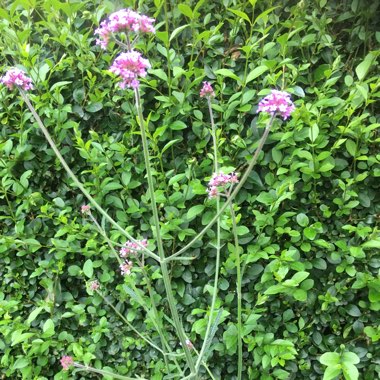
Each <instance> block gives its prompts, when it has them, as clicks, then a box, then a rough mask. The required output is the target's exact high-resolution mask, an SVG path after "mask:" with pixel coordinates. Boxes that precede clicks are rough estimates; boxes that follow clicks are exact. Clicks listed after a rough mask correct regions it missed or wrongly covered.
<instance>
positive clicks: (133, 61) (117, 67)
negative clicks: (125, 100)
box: [110, 50, 151, 89]
mask: <svg viewBox="0 0 380 380" xmlns="http://www.w3.org/2000/svg"><path fill="white" fill-rule="evenodd" d="M150 67H151V66H150V63H149V61H148V60H147V59H145V58H143V57H142V56H141V54H140V53H139V52H138V51H135V50H131V51H128V52H126V53H121V54H119V56H118V57H117V58H116V59H115V61H114V62H113V64H112V66H111V67H110V71H111V72H113V73H114V74H116V75H120V76H121V78H122V81H121V82H120V83H119V86H120V87H121V88H122V89H124V88H125V87H132V88H137V87H138V86H139V84H140V82H139V80H138V77H142V78H145V77H146V70H147V69H149V68H150Z"/></svg>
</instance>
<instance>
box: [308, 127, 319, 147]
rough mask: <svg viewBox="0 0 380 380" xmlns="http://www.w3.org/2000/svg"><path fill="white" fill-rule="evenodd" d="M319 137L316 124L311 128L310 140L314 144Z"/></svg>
mask: <svg viewBox="0 0 380 380" xmlns="http://www.w3.org/2000/svg"><path fill="white" fill-rule="evenodd" d="M318 135H319V128H318V125H317V124H316V123H314V124H313V125H312V126H311V127H310V128H309V139H310V141H311V142H312V143H313V142H314V141H315V140H316V139H317V137H318Z"/></svg>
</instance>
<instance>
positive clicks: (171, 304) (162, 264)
mask: <svg viewBox="0 0 380 380" xmlns="http://www.w3.org/2000/svg"><path fill="white" fill-rule="evenodd" d="M135 101H136V109H137V113H138V118H139V124H140V131H141V140H142V144H143V151H144V161H145V167H146V172H147V177H148V187H149V194H150V203H151V208H152V213H153V221H154V227H155V231H156V239H157V248H158V253H159V259H160V260H159V263H160V267H161V272H162V277H163V281H164V285H165V290H166V295H167V298H168V303H169V308H170V311H171V314H172V316H173V321H174V325H175V329H176V331H177V334H178V337H179V339H180V342H181V344H182V348H183V350H184V352H185V356H186V362H187V364H188V366H189V368H190V371H191V373H192V374H194V373H195V365H194V359H193V356H192V355H191V352H190V350H189V348H188V347H187V345H186V336H185V333H184V331H183V327H182V324H181V321H180V319H179V315H178V311H177V308H176V304H175V299H174V296H173V291H172V286H171V283H170V278H169V271H168V267H167V263H166V261H165V252H164V247H163V243H162V238H161V231H160V220H159V217H158V211H157V207H156V198H155V194H154V185H153V176H152V171H151V167H150V157H149V151H148V141H147V137H146V133H145V121H144V117H143V114H142V107H141V100H140V92H139V89H138V88H136V89H135Z"/></svg>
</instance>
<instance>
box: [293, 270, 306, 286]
mask: <svg viewBox="0 0 380 380" xmlns="http://www.w3.org/2000/svg"><path fill="white" fill-rule="evenodd" d="M309 276H310V273H308V272H297V273H296V274H295V275H294V276H293V277H292V280H293V281H294V282H295V283H296V284H297V285H298V284H299V283H301V282H302V281H303V280H305V279H306V278H307V277H309Z"/></svg>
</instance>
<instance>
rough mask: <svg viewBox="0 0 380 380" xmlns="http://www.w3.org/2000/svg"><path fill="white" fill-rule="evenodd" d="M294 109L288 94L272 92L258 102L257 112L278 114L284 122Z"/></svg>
mask: <svg viewBox="0 0 380 380" xmlns="http://www.w3.org/2000/svg"><path fill="white" fill-rule="evenodd" d="M294 109H295V106H294V104H293V102H292V100H291V99H290V94H288V93H287V92H285V91H278V90H272V91H271V93H270V94H269V95H267V96H266V97H265V98H264V99H262V100H261V101H260V103H259V107H258V109H257V112H267V113H270V114H275V113H279V114H280V115H281V116H282V118H283V119H284V120H286V119H287V118H288V117H289V116H290V114H291V113H292V112H293V111H294Z"/></svg>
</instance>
